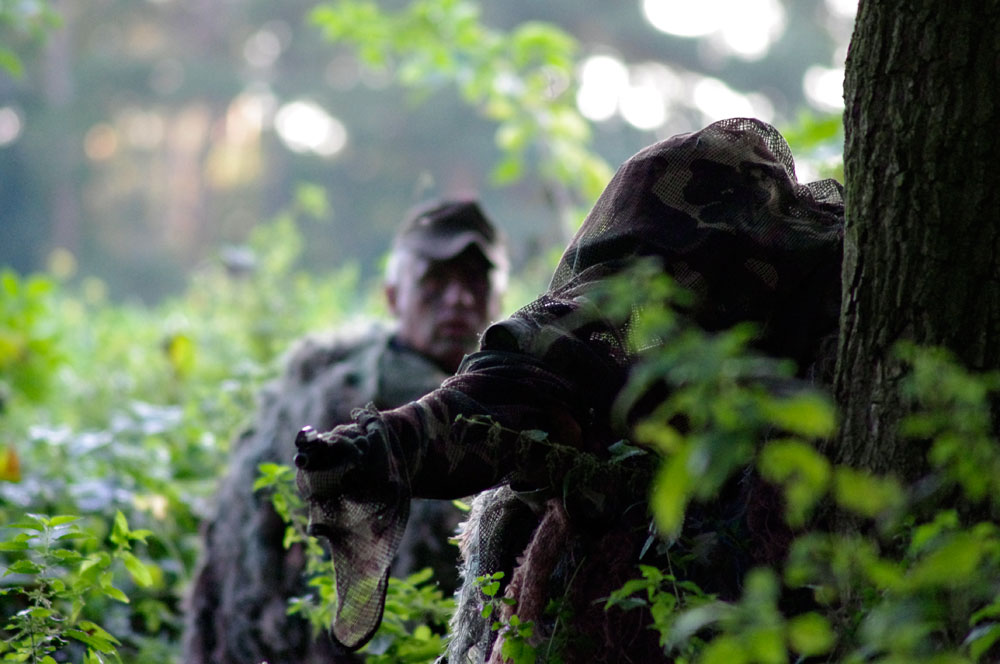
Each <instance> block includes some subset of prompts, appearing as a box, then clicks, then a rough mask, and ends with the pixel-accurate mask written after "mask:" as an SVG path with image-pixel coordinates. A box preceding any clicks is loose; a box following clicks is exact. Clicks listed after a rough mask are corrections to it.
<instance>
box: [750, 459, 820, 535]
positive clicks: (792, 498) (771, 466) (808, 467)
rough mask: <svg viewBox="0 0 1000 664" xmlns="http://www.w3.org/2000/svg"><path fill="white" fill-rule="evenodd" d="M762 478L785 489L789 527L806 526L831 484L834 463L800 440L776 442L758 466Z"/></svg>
mask: <svg viewBox="0 0 1000 664" xmlns="http://www.w3.org/2000/svg"><path fill="white" fill-rule="evenodd" d="M757 465H758V467H759V468H760V471H761V475H762V476H763V477H764V478H765V479H768V480H771V481H772V482H775V483H777V484H781V485H784V487H785V498H786V515H787V519H788V522H789V524H791V525H793V526H799V525H802V524H803V523H805V520H806V518H807V517H808V516H809V512H810V511H811V510H812V507H813V506H814V505H815V504H816V501H818V500H819V499H820V498H822V497H823V495H824V494H825V493H826V491H827V488H828V486H829V484H830V475H831V470H830V462H829V461H828V460H827V459H826V457H825V456H823V455H822V454H820V453H819V452H817V451H816V450H815V449H813V447H812V446H811V445H809V444H807V443H804V442H802V441H800V440H775V441H772V442H770V443H768V444H767V446H765V447H764V449H763V450H762V451H761V454H760V457H759V459H758V462H757Z"/></svg>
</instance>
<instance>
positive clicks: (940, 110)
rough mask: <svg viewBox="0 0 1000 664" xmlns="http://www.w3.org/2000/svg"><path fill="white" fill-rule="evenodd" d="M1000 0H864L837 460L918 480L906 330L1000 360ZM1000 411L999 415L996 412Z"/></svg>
mask: <svg viewBox="0 0 1000 664" xmlns="http://www.w3.org/2000/svg"><path fill="white" fill-rule="evenodd" d="M997 35H1000V2H996V0H982V1H974V2H966V3H961V4H956V5H949V6H947V7H945V6H944V5H942V4H940V3H939V2H935V1H934V0H907V1H906V2H902V3H900V2H888V1H886V0H862V2H861V3H860V5H859V11H858V18H857V22H856V26H855V32H854V36H853V39H852V42H851V47H850V52H849V55H848V59H847V71H846V80H845V85H844V88H845V90H844V96H845V101H846V112H845V117H844V126H845V134H846V149H845V154H844V171H845V179H846V189H847V231H846V243H845V264H844V271H843V275H844V281H843V284H844V294H845V297H844V300H843V307H842V312H841V348H840V356H839V363H838V379H837V397H838V401H839V402H840V404H841V408H842V416H843V424H842V432H841V438H840V442H839V445H838V446H837V448H836V449H835V450H834V452H833V456H834V458H835V459H836V460H837V461H842V462H845V463H849V464H852V465H860V466H862V467H865V468H868V469H871V470H874V471H880V472H881V471H887V470H894V471H895V472H898V473H900V474H901V475H902V476H903V477H905V478H908V479H913V478H914V477H916V474H917V473H918V472H919V470H920V466H921V465H922V463H923V454H920V453H914V452H913V450H912V448H911V447H910V444H909V443H908V442H907V441H906V440H905V439H903V438H900V437H899V436H898V433H899V431H898V430H899V423H900V420H901V418H902V417H903V416H904V415H905V411H906V408H905V406H904V403H903V397H902V395H901V392H900V389H899V384H900V380H901V378H902V377H903V375H904V373H905V372H904V369H903V363H902V360H901V359H900V358H899V357H898V355H896V354H895V353H894V346H895V345H896V344H897V342H899V341H901V340H910V341H913V342H916V343H918V344H921V345H934V346H944V347H946V348H948V349H950V350H951V351H952V352H953V353H954V354H955V355H956V356H957V358H958V359H959V360H960V362H961V363H962V364H964V365H965V366H967V367H969V368H970V369H973V370H996V369H1000V171H998V169H997V168H996V165H995V160H996V157H997V155H998V154H1000V134H998V132H997V131H996V119H997V117H998V116H997V113H998V102H1000V94H998V91H997V86H996V81H997V80H1000V42H998V41H997ZM994 422H995V420H994Z"/></svg>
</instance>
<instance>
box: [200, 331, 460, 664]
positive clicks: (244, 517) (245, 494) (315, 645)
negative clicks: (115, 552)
mask: <svg viewBox="0 0 1000 664" xmlns="http://www.w3.org/2000/svg"><path fill="white" fill-rule="evenodd" d="M445 377H446V374H445V373H443V372H442V371H441V370H440V369H438V368H437V367H436V366H435V365H433V364H431V363H430V362H429V361H427V360H426V359H424V358H423V357H422V356H420V355H418V354H416V353H414V352H412V351H409V350H406V349H403V348H400V347H397V346H396V345H395V344H394V343H392V341H391V334H390V330H388V329H386V328H382V327H378V328H371V327H366V328H364V329H361V330H356V331H353V332H347V333H345V332H340V333H338V334H337V335H336V336H331V337H325V338H309V339H306V340H303V341H302V342H300V343H299V344H298V345H297V346H296V347H295V348H294V349H292V351H291V352H290V356H289V358H288V360H287V362H286V369H285V371H284V374H283V375H282V376H281V377H280V379H278V380H277V381H275V382H274V383H272V384H270V385H269V386H268V387H266V388H265V390H264V391H263V393H262V395H261V403H260V408H259V411H258V414H257V416H256V418H255V422H254V424H253V425H252V426H251V427H250V428H248V429H247V430H245V431H244V432H243V433H242V434H241V435H240V436H239V437H238V439H237V440H236V441H234V448H233V453H232V454H233V455H232V460H231V466H230V469H229V472H228V474H227V475H226V477H225V478H224V479H223V481H222V483H221V485H220V487H219V491H218V494H217V503H216V505H215V515H214V516H213V517H212V518H211V519H209V520H208V521H207V522H206V524H205V526H204V529H205V530H204V546H205V548H204V552H203V557H202V560H201V561H200V565H199V568H198V570H197V572H196V575H195V580H194V584H193V587H192V588H191V589H190V592H189V595H188V600H187V601H188V613H187V624H186V625H185V635H184V659H183V661H184V662H185V664H257V663H258V662H262V661H267V662H269V663H270V664H293V663H294V664H312V663H317V664H318V663H319V662H323V663H325V664H329V663H330V662H349V661H357V659H356V658H355V657H354V656H353V655H349V654H347V653H344V652H343V651H342V650H341V649H339V648H337V647H336V646H335V644H333V643H332V642H331V641H330V640H329V638H328V637H327V636H326V635H325V634H323V635H321V636H320V637H319V638H318V639H313V638H312V635H311V633H310V632H311V627H310V625H309V624H308V622H307V621H306V620H304V619H303V618H302V617H300V616H288V615H286V610H287V601H288V599H289V598H290V597H294V596H299V595H304V594H306V593H307V588H306V586H305V583H304V579H303V578H302V573H303V569H304V567H305V558H304V553H303V551H302V549H301V547H300V546H298V545H296V546H294V547H293V548H291V549H290V550H286V549H285V548H284V547H283V545H282V539H283V536H284V530H285V524H284V522H283V521H282V520H281V519H280V517H278V515H277V514H276V513H275V511H274V509H273V507H272V506H271V502H270V499H269V496H268V495H265V494H264V493H262V492H261V493H254V491H253V484H254V480H255V479H256V477H257V475H258V470H257V468H258V466H259V465H260V464H261V463H264V462H274V463H289V462H290V460H291V457H292V455H293V454H294V447H293V445H292V439H293V438H294V436H295V432H296V431H298V430H299V429H300V428H301V427H302V426H303V424H312V425H313V426H317V427H323V428H329V427H333V426H335V425H337V424H338V423H341V422H346V421H349V420H350V417H351V412H352V411H353V410H354V409H356V408H359V407H363V406H365V405H366V404H369V403H371V404H374V405H375V406H376V407H380V408H392V407H394V406H398V405H399V404H402V403H406V402H408V401H411V400H413V399H416V398H418V397H420V396H421V395H423V394H426V393H427V392H429V391H431V390H433V389H434V388H436V387H437V386H438V385H440V383H441V381H442V380H443V379H444V378H445ZM419 510H420V519H421V521H420V523H418V524H416V525H419V526H420V527H421V528H422V529H424V530H425V531H426V530H430V531H432V532H433V537H430V538H428V537H425V536H423V535H420V536H414V533H408V534H407V537H408V541H407V542H404V543H403V544H402V548H403V550H404V551H406V552H407V554H408V555H407V561H408V563H409V564H411V565H419V566H424V565H426V564H428V563H429V562H432V561H433V560H434V558H435V557H436V561H437V563H438V564H437V565H436V567H437V568H438V569H439V573H442V574H449V575H450V576H451V577H452V578H451V580H450V581H448V577H445V579H446V583H445V585H446V587H448V588H449V589H450V588H451V587H454V585H455V584H457V576H456V575H455V572H454V561H455V558H456V551H455V548H454V547H453V546H451V545H449V544H447V542H446V541H445V540H446V538H447V537H448V536H449V535H452V534H453V533H454V529H455V527H456V526H457V524H458V522H459V520H460V518H461V514H460V512H458V511H457V510H456V509H455V508H453V507H452V506H451V505H450V504H447V503H441V502H438V501H435V502H434V503H428V504H427V505H424V506H421V507H420V508H419ZM416 569H418V567H410V568H401V569H397V572H398V573H400V574H404V573H409V572H413V571H416Z"/></svg>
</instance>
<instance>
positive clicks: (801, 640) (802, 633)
mask: <svg viewBox="0 0 1000 664" xmlns="http://www.w3.org/2000/svg"><path fill="white" fill-rule="evenodd" d="M836 640H837V637H836V635H835V634H834V632H833V629H832V628H831V627H830V623H829V622H828V621H827V619H826V618H824V617H823V616H821V615H819V614H818V613H803V614H802V615H798V616H795V617H794V618H792V619H791V620H789V621H788V644H789V645H790V646H791V648H792V650H794V651H795V652H797V653H799V654H800V655H803V656H804V657H812V656H815V655H823V654H825V653H828V652H830V649H831V648H833V644H834V643H835V642H836Z"/></svg>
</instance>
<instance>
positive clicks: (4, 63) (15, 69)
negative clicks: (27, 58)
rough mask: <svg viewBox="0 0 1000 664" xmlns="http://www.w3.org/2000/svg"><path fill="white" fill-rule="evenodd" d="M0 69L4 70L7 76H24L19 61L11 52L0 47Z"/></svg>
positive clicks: (22, 67)
mask: <svg viewBox="0 0 1000 664" xmlns="http://www.w3.org/2000/svg"><path fill="white" fill-rule="evenodd" d="M0 69H6V70H7V72H8V73H9V74H11V75H12V76H14V77H16V78H20V77H21V76H22V75H24V66H23V65H22V64H21V59H20V58H18V57H17V56H16V55H15V54H14V52H13V51H10V50H8V49H6V48H2V47H0Z"/></svg>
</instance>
